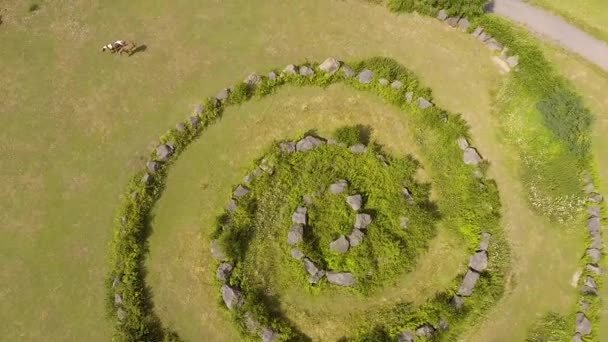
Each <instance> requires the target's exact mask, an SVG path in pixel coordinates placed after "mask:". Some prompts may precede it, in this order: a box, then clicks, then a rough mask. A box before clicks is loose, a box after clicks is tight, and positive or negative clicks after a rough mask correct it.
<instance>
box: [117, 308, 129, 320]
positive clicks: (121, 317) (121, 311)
mask: <svg viewBox="0 0 608 342" xmlns="http://www.w3.org/2000/svg"><path fill="white" fill-rule="evenodd" d="M116 316H117V317H118V320H119V321H124V320H125V318H127V312H126V311H125V310H124V309H123V308H118V310H116Z"/></svg>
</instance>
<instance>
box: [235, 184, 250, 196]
mask: <svg viewBox="0 0 608 342" xmlns="http://www.w3.org/2000/svg"><path fill="white" fill-rule="evenodd" d="M248 193H249V189H248V188H247V187H246V186H243V185H240V184H239V186H237V187H236V189H234V193H233V195H234V197H236V198H241V197H245V196H247V194H248Z"/></svg>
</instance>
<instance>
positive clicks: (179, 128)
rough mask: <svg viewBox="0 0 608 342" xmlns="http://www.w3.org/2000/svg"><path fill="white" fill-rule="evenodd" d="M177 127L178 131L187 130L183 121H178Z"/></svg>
mask: <svg viewBox="0 0 608 342" xmlns="http://www.w3.org/2000/svg"><path fill="white" fill-rule="evenodd" d="M175 129H176V130H177V131H178V132H180V133H183V132H185V131H186V125H184V123H183V122H178V123H177V124H176V125H175Z"/></svg>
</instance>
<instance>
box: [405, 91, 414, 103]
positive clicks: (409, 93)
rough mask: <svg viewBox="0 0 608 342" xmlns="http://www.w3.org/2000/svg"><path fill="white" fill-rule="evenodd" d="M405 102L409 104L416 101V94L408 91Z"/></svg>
mask: <svg viewBox="0 0 608 342" xmlns="http://www.w3.org/2000/svg"><path fill="white" fill-rule="evenodd" d="M405 100H406V101H407V102H412V100H414V93H413V92H411V91H408V92H407V93H405Z"/></svg>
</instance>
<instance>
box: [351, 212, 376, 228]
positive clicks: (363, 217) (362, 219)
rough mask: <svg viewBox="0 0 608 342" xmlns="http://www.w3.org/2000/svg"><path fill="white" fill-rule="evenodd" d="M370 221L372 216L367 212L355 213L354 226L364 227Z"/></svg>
mask: <svg viewBox="0 0 608 342" xmlns="http://www.w3.org/2000/svg"><path fill="white" fill-rule="evenodd" d="M370 223H372V217H371V216H370V215H369V214H357V216H355V228H357V229H366V228H367V226H369V225H370Z"/></svg>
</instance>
